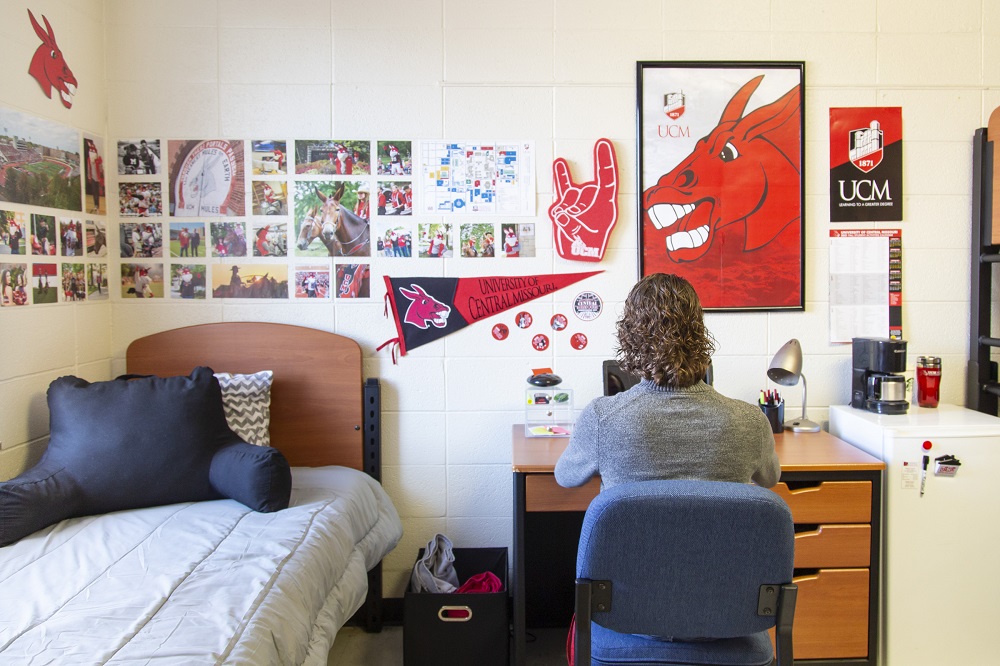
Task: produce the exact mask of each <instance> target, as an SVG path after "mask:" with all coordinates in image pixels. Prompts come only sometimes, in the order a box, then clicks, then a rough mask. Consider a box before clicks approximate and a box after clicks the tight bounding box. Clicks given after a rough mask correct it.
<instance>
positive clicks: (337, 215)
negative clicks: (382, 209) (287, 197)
mask: <svg viewBox="0 0 1000 666" xmlns="http://www.w3.org/2000/svg"><path fill="white" fill-rule="evenodd" d="M360 186H361V183H359V182H358V181H348V180H339V181H336V180H335V181H315V182H306V181H299V182H297V183H295V205H294V210H295V215H294V218H295V222H294V225H295V226H294V229H293V230H292V233H293V234H294V237H295V255H296V256H299V257H370V256H371V229H370V225H369V222H368V220H366V219H364V218H362V217H359V216H358V215H356V214H355V213H354V212H353V211H354V207H355V206H356V204H357V201H358V188H359V187H360Z"/></svg>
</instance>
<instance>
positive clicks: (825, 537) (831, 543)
mask: <svg viewBox="0 0 1000 666" xmlns="http://www.w3.org/2000/svg"><path fill="white" fill-rule="evenodd" d="M511 439H512V462H513V473H514V474H513V476H514V538H513V544H514V562H513V570H512V581H513V585H512V588H511V589H512V594H513V601H514V604H513V605H514V645H513V658H514V664H515V666H523V665H524V663H525V648H526V644H525V632H526V629H527V627H528V626H533V627H534V626H539V627H542V626H568V625H569V620H570V617H571V616H572V612H573V604H572V595H573V585H572V580H573V579H574V578H575V564H576V546H577V542H578V541H579V535H580V525H581V524H582V522H583V512H584V511H586V509H587V506H588V505H589V504H590V501H591V500H592V499H593V498H594V497H595V496H596V495H597V493H598V492H599V490H600V480H599V479H594V480H592V481H591V482H590V483H589V484H587V485H585V486H582V487H580V488H563V487H561V486H559V485H558V484H557V483H556V482H555V477H554V476H553V470H554V469H555V464H556V461H557V460H558V459H559V456H560V455H561V454H562V452H563V450H564V449H565V448H566V445H567V444H568V443H569V440H568V438H564V437H551V438H549V437H545V438H530V437H525V436H524V426H523V425H520V424H515V425H514V426H513V430H512V435H511ZM774 439H775V449H776V451H777V453H778V459H779V460H780V461H781V480H780V482H779V483H778V485H777V486H775V487H774V488H773V490H774V491H775V492H776V493H778V495H780V496H781V497H782V498H783V499H784V500H785V501H786V502H787V503H788V505H789V507H790V508H791V510H792V517H793V519H794V521H795V532H796V534H795V539H796V541H795V579H794V580H795V582H796V583H797V584H798V585H799V595H798V601H797V604H796V611H795V625H794V632H793V634H794V648H795V661H796V663H800V662H801V663H813V664H817V665H828V666H835V665H845V666H846V665H847V664H855V665H857V664H867V665H868V666H874V664H875V659H876V656H877V645H878V642H877V639H878V624H877V619H878V611H877V609H878V589H879V587H878V580H879V569H878V566H879V561H880V559H879V558H880V555H879V534H880V524H879V519H880V508H881V503H882V472H883V470H884V469H885V464H884V463H883V462H882V461H880V460H878V459H877V458H874V457H872V456H870V455H868V454H867V453H865V452H863V451H861V450H860V449H856V448H854V447H853V446H851V445H850V444H848V443H847V442H844V441H843V440H840V439H837V438H836V437H834V436H832V435H831V434H830V433H828V432H818V433H792V432H790V431H786V432H785V433H782V434H779V435H775V438H774Z"/></svg>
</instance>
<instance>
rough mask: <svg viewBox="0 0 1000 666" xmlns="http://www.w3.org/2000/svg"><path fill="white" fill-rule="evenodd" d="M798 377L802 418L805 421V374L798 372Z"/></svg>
mask: <svg viewBox="0 0 1000 666" xmlns="http://www.w3.org/2000/svg"><path fill="white" fill-rule="evenodd" d="M799 378H800V379H801V380H802V420H803V421H806V420H807V419H806V376H805V375H803V374H802V373H799Z"/></svg>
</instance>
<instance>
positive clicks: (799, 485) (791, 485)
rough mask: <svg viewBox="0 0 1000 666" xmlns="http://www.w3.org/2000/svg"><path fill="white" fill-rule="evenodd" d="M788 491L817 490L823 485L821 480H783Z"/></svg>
mask: <svg viewBox="0 0 1000 666" xmlns="http://www.w3.org/2000/svg"><path fill="white" fill-rule="evenodd" d="M784 484H785V487H786V488H788V492H790V493H797V492H799V491H802V490H818V489H819V487H820V486H822V485H823V482H822V481H785V482H784Z"/></svg>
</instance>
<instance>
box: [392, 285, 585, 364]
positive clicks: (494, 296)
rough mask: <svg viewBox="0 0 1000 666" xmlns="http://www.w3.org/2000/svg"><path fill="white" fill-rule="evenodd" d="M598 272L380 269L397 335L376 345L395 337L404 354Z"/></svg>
mask: <svg viewBox="0 0 1000 666" xmlns="http://www.w3.org/2000/svg"><path fill="white" fill-rule="evenodd" d="M602 272H603V271H590V272H588V273H556V274H551V275H524V276H507V275H496V276H491V277H476V278H441V277H389V276H388V275H386V276H385V287H386V299H387V301H388V303H387V305H390V306H391V307H392V316H393V318H394V319H395V321H396V335H397V336H398V337H396V338H394V339H392V340H389V341H388V342H386V343H384V344H383V345H381V346H380V347H379V349H381V348H382V347H384V346H385V345H386V344H390V343H398V344H399V353H400V355H401V356H405V355H406V352H407V351H408V350H410V349H415V348H417V347H419V346H420V345H425V344H427V343H428V342H433V341H435V340H437V339H439V338H443V337H444V336H446V335H448V334H450V333H454V332H455V331H457V330H459V329H462V328H465V327H466V326H468V325H469V324H474V323H476V322H477V321H479V320H481V319H486V318H488V317H492V316H493V315H495V314H498V313H500V312H503V311H504V310H509V309H511V308H514V307H517V306H519V305H522V304H524V303H527V302H528V301H533V300H534V299H536V298H539V297H541V296H548V295H549V294H551V293H553V292H556V291H558V290H559V289H562V288H563V287H568V286H569V285H571V284H573V283H574V282H579V281H580V280H583V279H585V278H588V277H590V276H592V275H597V274H598V273H602ZM386 314H387V315H388V311H387V312H386Z"/></svg>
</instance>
